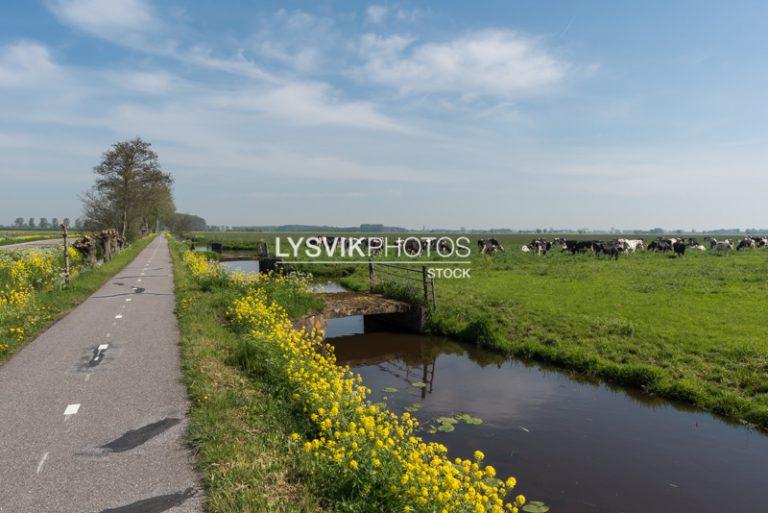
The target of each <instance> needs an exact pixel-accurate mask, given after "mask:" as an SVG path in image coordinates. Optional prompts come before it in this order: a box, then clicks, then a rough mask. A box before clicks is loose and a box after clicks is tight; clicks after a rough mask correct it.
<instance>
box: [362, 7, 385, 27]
mask: <svg viewBox="0 0 768 513" xmlns="http://www.w3.org/2000/svg"><path fill="white" fill-rule="evenodd" d="M388 12H389V9H387V8H386V7H385V6H383V5H375V4H374V5H371V6H369V7H368V9H366V11H365V15H366V17H367V18H368V21H370V22H371V23H373V24H375V25H378V24H380V23H382V22H383V21H384V19H385V18H386V17H387V13H388Z"/></svg>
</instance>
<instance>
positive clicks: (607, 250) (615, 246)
mask: <svg viewBox="0 0 768 513" xmlns="http://www.w3.org/2000/svg"><path fill="white" fill-rule="evenodd" d="M594 247H595V255H598V256H599V255H600V254H601V253H602V254H604V255H606V256H608V257H610V258H613V259H614V260H618V259H619V255H620V254H621V253H623V252H624V251H625V248H624V245H623V244H621V243H619V242H616V241H611V242H600V243H597V244H595V246H594Z"/></svg>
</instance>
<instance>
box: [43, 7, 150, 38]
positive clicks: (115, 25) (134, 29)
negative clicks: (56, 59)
mask: <svg viewBox="0 0 768 513" xmlns="http://www.w3.org/2000/svg"><path fill="white" fill-rule="evenodd" d="M48 6H49V8H50V10H51V11H52V12H53V13H54V15H56V17H57V18H59V19H60V20H61V21H62V22H63V23H65V24H67V25H69V26H71V27H73V28H76V29H78V30H82V31H84V32H87V33H89V34H92V35H94V36H97V37H101V38H105V39H111V40H120V41H123V42H124V43H136V42H137V41H138V40H139V39H142V34H145V33H147V32H149V31H152V30H156V29H157V28H158V27H159V24H158V22H157V20H156V18H155V16H154V14H153V12H152V9H151V7H150V6H149V4H148V3H147V2H145V1H144V0H50V2H49V3H48Z"/></svg>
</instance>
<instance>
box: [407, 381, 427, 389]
mask: <svg viewBox="0 0 768 513" xmlns="http://www.w3.org/2000/svg"><path fill="white" fill-rule="evenodd" d="M411 386H412V387H416V388H424V387H426V386H427V384H426V383H424V382H423V381H414V382H413V383H411Z"/></svg>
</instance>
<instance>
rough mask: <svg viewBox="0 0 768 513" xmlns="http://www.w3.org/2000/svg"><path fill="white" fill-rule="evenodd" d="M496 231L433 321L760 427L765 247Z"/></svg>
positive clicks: (766, 358) (767, 268) (766, 385)
mask: <svg viewBox="0 0 768 513" xmlns="http://www.w3.org/2000/svg"><path fill="white" fill-rule="evenodd" d="M200 235H202V234H200ZM205 235H207V236H209V237H214V238H221V237H222V235H225V236H226V237H228V238H231V239H232V240H249V239H251V240H255V239H266V240H270V241H271V240H273V239H274V237H275V235H278V234H261V233H247V232H239V233H237V232H234V233H233V232H229V233H226V234H205ZM279 235H281V236H287V235H289V234H279ZM300 235H304V236H308V235H311V234H300ZM477 238H478V237H477V236H473V237H472V240H473V241H474V240H476V239H477ZM497 238H499V239H500V240H501V242H502V244H503V245H504V246H505V248H506V251H505V252H504V253H497V254H496V255H493V256H490V257H489V256H482V255H478V254H477V252H476V250H475V251H474V252H473V257H472V259H471V269H472V271H471V278H470V279H464V280H438V281H437V285H436V290H437V303H438V307H437V310H436V312H435V314H434V316H433V323H432V329H433V330H434V331H435V332H439V333H442V334H446V335H450V336H454V337H457V338H461V339H464V340H468V341H472V342H475V343H479V344H483V345H486V346H488V347H492V348H495V349H498V350H500V351H503V352H505V353H508V354H513V355H516V356H520V357H525V358H532V359H537V360H544V361H548V362H552V363H555V364H557V365H559V366H561V367H563V368H566V369H572V370H574V371H577V372H580V373H583V374H586V375H591V376H596V377H600V378H603V379H606V380H608V381H611V382H615V383H620V384H626V385H631V386H635V387H640V388H643V389H644V390H646V391H647V392H648V393H650V394H656V395H659V396H662V397H666V398H670V399H679V400H682V401H685V402H687V403H692V404H695V405H697V406H699V407H701V408H704V409H707V410H710V411H713V412H716V413H719V414H721V415H724V416H727V417H732V418H735V419H740V420H744V421H748V422H751V423H753V424H756V425H759V426H761V427H763V428H766V427H768V379H767V378H768V323H766V322H765V319H766V315H765V312H766V310H767V309H768V296H767V295H766V292H768V250H761V249H757V250H751V251H744V252H733V253H732V254H731V255H728V256H720V255H717V254H715V253H713V252H711V251H707V252H703V253H698V252H692V251H690V252H688V253H687V254H686V255H685V257H682V258H675V257H673V256H671V255H662V254H654V253H639V254H635V255H629V256H625V257H621V258H620V259H619V260H618V261H612V260H608V259H606V258H601V259H597V258H595V257H593V256H588V255H577V256H571V255H569V254H560V253H558V252H556V251H553V252H550V254H549V255H547V256H545V257H538V256H535V255H532V254H525V253H522V252H521V251H520V246H521V245H522V244H524V243H526V242H529V241H530V239H532V238H533V236H532V235H519V236H518V235H514V236H501V237H497ZM580 238H602V239H608V238H609V236H607V235H602V236H593V235H586V236H581V237H580ZM646 239H649V237H647V236H646ZM702 239H703V237H699V240H702ZM310 267H311V266H307V269H308V270H311V269H310ZM339 269H340V270H343V271H344V273H349V272H351V274H349V275H348V276H345V277H343V278H341V281H342V282H343V283H345V284H347V285H348V286H351V287H354V288H364V287H366V286H367V283H368V274H367V268H365V267H364V266H339ZM323 271H324V273H325V274H328V273H329V272H332V271H333V270H332V269H331V270H328V269H324V270H323Z"/></svg>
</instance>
